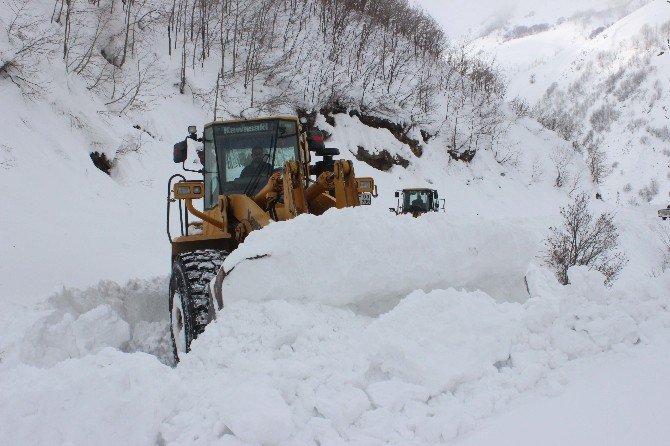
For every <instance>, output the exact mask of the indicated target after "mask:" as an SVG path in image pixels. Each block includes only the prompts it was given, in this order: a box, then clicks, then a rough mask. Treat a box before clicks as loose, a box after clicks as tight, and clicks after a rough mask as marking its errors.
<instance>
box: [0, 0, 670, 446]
mask: <svg viewBox="0 0 670 446" xmlns="http://www.w3.org/2000/svg"><path fill="white" fill-rule="evenodd" d="M530 3H531V2H518V3H516V4H515V5H514V6H510V5H509V4H503V3H502V2H480V3H478V4H477V5H468V6H467V8H464V6H463V5H460V4H459V5H455V4H449V2H439V5H438V6H441V10H443V11H445V10H446V11H447V12H448V13H449V17H448V19H449V20H451V21H452V22H453V23H454V24H456V25H459V26H462V27H463V29H462V31H457V33H456V34H452V36H453V37H457V36H458V35H460V34H461V33H462V32H465V31H467V28H471V29H472V30H473V33H474V34H475V35H482V36H483V37H482V38H481V39H480V40H479V41H478V42H476V45H479V46H480V47H486V46H487V45H493V44H494V43H495V44H496V45H497V44H498V43H500V42H499V41H498V40H497V39H498V37H499V34H496V32H498V31H499V32H503V31H505V30H506V29H509V28H510V27H513V26H516V25H533V24H537V23H544V22H547V23H550V24H552V28H551V29H550V30H548V31H546V32H545V33H541V34H538V35H534V36H528V37H525V38H522V39H513V40H510V41H507V42H504V43H503V44H501V46H500V48H499V49H500V59H499V60H501V61H504V63H505V65H506V66H508V67H511V69H512V73H516V74H515V76H513V77H512V86H511V90H512V92H513V93H515V94H518V93H524V94H527V95H528V96H527V97H529V98H539V97H540V96H541V95H542V93H543V91H544V89H545V88H546V86H547V85H546V84H547V83H549V82H553V81H559V82H561V83H564V82H568V81H572V80H574V78H575V77H576V76H577V75H576V74H570V73H571V72H570V68H566V67H567V66H569V65H570V64H572V63H573V62H574V61H575V60H576V58H577V59H578V58H579V57H582V55H583V54H584V53H583V52H584V51H586V50H588V51H592V52H593V54H597V53H598V52H599V51H602V50H605V49H610V50H618V49H620V48H623V50H624V53H625V52H626V51H628V52H630V51H631V48H632V47H630V45H631V42H630V39H629V38H630V37H631V34H634V33H636V32H637V30H639V29H640V28H641V27H642V26H643V25H644V24H645V23H652V21H651V20H652V19H653V20H654V22H653V23H654V24H662V23H663V21H664V18H663V17H664V15H663V13H664V11H665V10H661V9H660V8H661V7H665V6H666V4H665V2H608V1H604V0H603V1H595V0H594V1H589V2H583V1H580V2H576V1H574V2H573V1H571V2H563V3H561V5H557V4H555V2H536V1H535V2H532V4H530ZM643 3H644V4H646V3H649V4H648V5H647V6H646V7H644V8H641V9H638V10H637V12H635V13H633V14H630V15H628V13H629V12H630V11H631V10H632V9H634V8H635V7H636V6H639V5H641V4H643ZM445 4H447V5H448V8H445V7H444V5H445ZM45 5H46V3H44V4H43V5H42V7H44V8H45V10H48V12H47V14H50V12H51V8H52V5H51V4H48V5H46V6H48V7H46V6H45ZM425 5H426V7H428V3H426V4H425ZM612 5H614V8H611V7H612ZM529 8H530V9H529ZM503 9H504V11H503ZM587 9H594V10H595V11H596V12H595V13H594V14H590V13H589V14H587V15H583V14H582V15H581V17H582V18H583V17H587V18H588V20H587V19H584V20H581V19H579V20H578V19H576V18H575V19H574V20H568V21H567V22H565V23H558V21H559V19H560V16H568V17H570V16H572V15H574V13H576V12H579V11H584V10H587ZM481 10H486V11H487V12H490V15H489V16H487V17H479V15H481V14H480V12H481ZM531 10H532V12H533V14H530V12H531ZM7 14H8V12H7V11H6V10H3V11H0V25H2V23H3V22H4V23H6V21H7V20H6V19H7V17H8V15H7ZM474 15H477V20H478V21H479V22H481V23H475V22H474V21H473V19H467V17H472V16H474ZM480 19H481V20H480ZM501 19H502V21H501ZM619 19H622V20H621V21H620V22H617V21H619ZM505 23H507V24H505ZM600 24H607V25H608V26H609V25H610V24H613V25H612V27H611V28H610V29H609V30H608V31H607V32H605V33H603V34H601V35H600V36H598V37H597V38H595V39H593V40H590V39H587V38H586V36H587V35H588V34H590V32H591V31H592V29H593V28H594V27H596V26H599V25H600ZM554 25H555V26H554ZM501 27H502V28H501ZM568 37H569V38H568ZM11 45H12V42H10V41H9V40H8V38H7V36H5V34H4V26H2V32H0V60H2V58H3V57H5V56H4V54H5V52H6V51H7V49H11V48H10V47H11ZM622 45H623V46H622ZM570 46H575V48H572V49H570V48H568V49H566V47H570ZM624 53H622V54H624ZM529 54H531V55H532V56H531V57H530V58H529V57H528V55H529ZM588 54H591V53H588ZM626 54H627V53H626ZM590 57H591V56H590V55H589V56H588V57H587V58H590ZM593 57H595V56H593ZM41 62H42V63H43V64H45V65H47V66H49V70H43V73H41V74H42V75H44V76H46V77H49V78H51V79H52V80H54V79H55V80H57V82H54V83H53V84H50V85H51V87H53V88H49V89H46V91H45V92H44V93H43V95H42V96H39V97H37V98H33V99H32V100H26V99H25V98H23V97H21V95H20V94H19V93H18V92H17V90H16V89H15V88H14V87H13V86H12V85H9V84H6V83H3V84H2V89H1V90H0V97H1V98H2V103H3V109H2V120H0V130H2V133H3V135H4V136H3V138H4V139H3V142H2V144H1V145H0V187H1V188H2V189H3V190H4V191H9V193H8V195H7V203H6V212H4V213H3V215H2V218H0V303H1V304H2V305H3V311H2V312H0V325H2V327H3V335H2V336H0V395H1V398H0V432H2V441H1V442H0V443H3V444H4V443H5V442H6V443H7V444H74V445H86V444H99V445H107V444H109V445H117V444H138V445H139V444H165V445H183V444H203V445H235V446H240V445H261V444H263V445H270V444H280V445H311V444H323V445H338V444H359V445H376V444H391V445H433V444H445V443H454V444H491V443H495V444H515V445H516V444H521V445H523V444H575V445H587V444H621V445H623V444H632V443H640V444H650V445H654V444H659V445H660V444H665V443H667V441H666V440H667V437H668V434H669V433H670V432H668V427H667V423H664V420H665V419H667V417H668V415H669V414H668V408H667V404H665V402H666V401H667V398H668V396H670V395H669V393H670V388H669V387H668V385H667V379H665V377H666V376H667V373H668V368H669V366H670V359H669V358H668V354H667V352H668V349H667V347H668V345H667V338H668V335H670V314H669V312H668V308H669V305H670V302H669V298H668V295H667V289H668V285H670V283H669V281H670V277H669V274H670V273H667V272H664V271H662V268H661V265H662V264H663V261H664V256H665V255H666V250H665V248H664V246H663V244H662V240H661V238H662V235H663V232H664V231H667V228H666V227H665V226H663V225H661V224H659V222H658V219H657V217H656V215H655V212H656V208H655V207H654V206H652V205H648V204H646V203H643V204H641V205H640V206H632V205H627V204H626V203H625V202H623V201H622V202H617V201H616V200H615V199H614V196H613V195H612V196H609V197H608V196H606V197H605V199H606V201H605V202H599V201H596V202H594V203H593V204H592V206H593V209H594V210H595V211H597V212H604V211H612V212H615V213H616V222H617V224H618V225H619V227H620V230H621V243H622V248H623V250H624V251H625V252H626V253H627V255H628V256H629V257H630V259H631V262H630V264H629V265H628V266H627V267H626V269H625V270H624V271H623V273H622V275H621V278H620V279H619V281H618V282H617V283H615V285H614V286H613V287H612V288H606V287H604V286H603V284H602V277H601V276H600V275H599V274H597V273H595V272H592V271H588V270H586V269H584V268H575V269H573V270H571V271H570V279H571V284H570V285H568V286H566V287H563V286H560V285H559V284H558V283H557V282H556V280H555V278H554V276H553V274H552V273H551V272H550V271H547V270H545V269H543V267H542V265H541V261H540V257H541V255H542V248H543V247H542V240H543V238H544V237H546V235H547V228H548V227H549V226H550V225H554V224H556V223H557V215H558V209H559V207H560V206H561V205H563V204H564V203H566V202H567V201H568V200H569V197H568V196H567V194H566V190H559V189H556V188H554V187H553V180H554V166H553V165H552V162H551V154H552V153H553V152H554V150H556V149H557V148H558V149H566V148H567V149H569V147H570V145H569V143H568V142H566V141H562V140H561V139H560V138H558V137H557V136H556V135H555V134H553V133H552V132H549V131H546V130H544V129H542V128H541V126H540V125H539V124H538V123H537V122H535V121H533V120H532V119H530V118H524V119H518V120H515V121H512V120H511V119H510V122H509V123H508V124H509V130H508V132H507V135H505V136H504V137H503V138H502V139H501V141H500V142H499V144H498V146H497V147H494V148H492V149H491V150H481V151H480V152H479V153H478V154H477V157H476V158H475V159H474V161H473V162H472V163H471V164H468V165H466V164H464V163H457V162H449V160H448V155H447V154H446V153H445V145H444V141H440V140H439V139H435V140H432V141H431V142H429V143H427V144H425V145H424V155H423V156H422V157H421V158H417V157H416V156H415V155H414V154H413V153H412V152H411V151H410V150H409V147H407V146H406V145H404V144H401V143H400V142H398V141H397V140H396V139H395V138H394V137H393V136H392V135H391V134H390V132H388V131H386V130H383V129H371V128H368V127H366V126H365V125H363V124H362V123H361V122H360V120H359V119H358V118H356V117H351V116H348V115H346V114H342V115H339V114H338V115H335V116H334V118H335V122H336V126H335V127H331V126H329V125H328V124H326V123H325V120H324V119H323V118H322V117H320V118H319V125H320V126H321V128H323V129H326V130H328V131H330V132H332V134H333V137H332V140H331V141H329V146H331V145H332V146H334V147H338V148H340V150H341V152H342V154H343V156H344V157H346V158H352V155H351V154H353V153H356V151H357V147H358V146H359V145H360V146H364V147H366V148H367V149H368V150H371V151H374V150H388V151H389V153H391V155H400V156H402V157H403V158H406V159H408V160H410V162H411V164H410V166H409V167H408V169H402V168H401V167H399V166H394V167H393V168H392V169H391V170H390V171H389V172H379V171H376V170H375V169H373V168H371V167H370V166H367V165H365V164H363V163H361V162H358V161H355V162H354V163H355V167H356V172H357V174H358V175H359V176H372V177H374V178H375V180H376V184H377V185H378V187H379V193H380V195H379V197H378V198H375V199H374V201H373V205H372V206H371V207H366V208H358V209H346V210H339V211H336V210H333V211H329V212H327V213H326V215H324V216H321V217H318V218H317V217H312V216H301V217H299V218H297V219H295V220H294V221H291V222H285V223H272V224H271V225H270V226H269V227H268V228H265V229H263V230H262V231H257V232H253V233H252V234H251V235H250V236H249V237H248V239H247V241H246V242H245V243H244V244H243V245H242V246H241V247H240V248H239V249H238V250H237V251H235V252H234V253H233V254H232V255H231V256H230V257H229V258H228V260H227V261H226V263H225V268H226V269H227V270H228V271H229V276H228V277H227V279H226V282H225V294H224V300H225V308H224V310H223V311H222V312H220V313H219V314H218V318H217V320H216V321H215V322H214V323H213V324H211V325H210V326H209V327H208V328H207V330H206V332H205V333H204V334H203V335H202V336H200V337H199V338H198V339H197V340H196V341H195V342H194V343H193V350H192V352H191V353H190V354H188V355H187V356H186V357H185V358H184V360H183V361H182V362H181V363H180V364H179V365H178V366H177V367H173V364H171V355H172V351H171V345H170V342H169V332H168V322H167V318H168V311H167V277H166V274H167V273H168V271H169V245H168V243H167V241H166V239H165V234H164V222H165V207H164V206H165V194H166V190H165V183H166V179H167V178H168V177H169V175H171V174H172V173H174V172H176V171H179V169H178V168H175V166H174V165H172V163H171V160H170V158H171V145H172V143H173V142H175V141H177V140H180V139H183V138H184V134H185V129H186V125H188V124H191V123H202V122H206V121H209V120H210V119H211V117H210V116H208V114H207V113H206V111H205V110H206V108H205V107H203V104H202V103H201V102H199V100H198V99H196V98H195V97H191V96H187V95H185V96H179V95H177V94H176V93H174V92H173V90H174V89H169V88H167V87H166V88H164V89H163V90H160V88H159V90H160V91H161V92H162V93H161V95H158V96H157V97H156V98H154V99H155V100H156V101H157V102H158V104H157V105H156V106H155V107H154V108H151V109H147V110H144V111H142V112H141V113H135V114H129V115H124V116H117V115H115V114H112V113H109V112H101V110H105V109H106V108H105V106H104V103H103V101H102V100H101V98H99V97H97V96H96V95H94V94H91V93H90V92H89V91H88V90H86V88H85V87H84V86H83V84H82V83H81V82H80V81H78V79H77V78H76V77H74V76H72V75H68V74H66V73H64V70H63V68H62V66H61V65H59V64H53V65H51V64H49V62H48V61H46V60H45V61H41ZM161 63H163V64H164V65H165V66H168V67H169V66H172V68H174V66H175V63H176V62H175V60H162V61H161ZM654 63H655V66H657V73H664V72H667V70H664V64H665V63H666V62H665V59H662V58H657V59H656V60H655V62H654ZM157 66H161V67H163V68H165V67H164V66H163V65H161V64H157ZM166 70H168V69H167V68H166ZM531 72H537V73H538V83H537V84H536V85H533V86H530V85H529V84H528V81H527V78H528V75H529V74H530V73H531ZM201 74H202V76H203V77H207V76H208V75H211V72H205V73H201ZM191 80H192V82H194V83H195V84H197V83H198V82H200V81H201V80H202V79H199V78H198V77H197V76H196V75H194V77H193V79H191ZM203 85H205V83H203ZM159 87H160V86H159ZM163 87H165V85H163ZM203 88H204V87H203ZM638 99H639V98H638ZM642 102H644V101H642ZM5 104H7V105H6V108H5ZM599 105H600V103H597V104H595V105H594V107H597V106H599ZM643 106H644V104H642V105H640V104H637V105H634V106H632V107H631V110H632V111H631V114H632V115H633V116H639V115H640V113H642V111H641V110H642V108H643ZM9 110H11V113H10V112H9ZM660 116H661V115H660V114H656V115H655V119H656V118H658V119H660ZM135 125H139V126H140V127H141V129H137V128H135V127H134V126H135ZM615 127H616V126H615ZM624 128H625V127H623V126H621V127H620V129H619V130H621V132H624V131H625V130H622V129H624ZM144 130H147V131H148V132H149V133H147V132H146V131H144ZM621 132H620V133H621ZM152 135H153V136H152ZM613 135H614V136H610V138H612V140H613V141H616V138H617V137H618V136H617V135H618V134H617V133H613ZM410 136H412V135H410ZM412 137H418V136H417V135H413V136H412ZM635 147H636V148H639V147H638V146H637V145H636V146H635ZM119 149H121V150H120V151H119ZM190 149H192V147H191V148H190ZM92 150H97V151H100V152H104V153H106V154H108V155H110V156H113V155H115V154H116V159H115V163H116V164H115V168H114V170H113V172H112V175H111V176H107V175H105V174H103V173H102V172H100V171H99V170H97V169H95V168H94V167H93V165H92V163H91V160H90V158H89V153H90V151H92ZM496 151H498V152H496ZM501 152H504V153H501ZM191 155H193V151H192V150H191ZM506 155H512V156H511V160H512V161H510V162H501V161H500V159H502V158H504V157H505V156H506ZM635 156H637V153H636V152H635V151H632V154H631V158H633V157H635ZM659 160H663V158H662V157H658V158H654V160H653V162H650V163H639V164H636V163H633V162H630V163H628V162H626V163H622V166H621V170H622V171H623V170H624V169H625V174H623V173H622V174H617V173H615V179H614V180H611V181H612V184H609V185H606V186H607V187H608V188H609V190H611V191H615V190H616V189H617V188H619V187H620V186H621V185H622V184H623V183H625V182H628V181H633V182H634V181H635V180H636V179H637V178H638V177H639V178H640V184H642V182H643V181H647V179H648V177H650V176H652V175H658V174H657V173H656V171H655V170H654V169H657V168H658V169H661V170H662V169H663V168H665V167H663V166H665V163H664V162H661V161H659ZM192 161H193V160H189V163H191V162H192ZM659 163H660V164H659ZM624 164H625V165H624ZM658 166H661V167H660V168H659V167H658ZM635 168H638V169H639V172H636V171H635ZM633 172H635V175H633ZM570 174H571V175H572V176H573V177H574V178H576V177H579V176H581V178H582V181H580V182H578V184H577V186H578V187H577V188H578V189H581V190H584V191H586V192H588V193H589V194H591V195H594V193H595V191H596V190H598V189H597V187H596V186H594V185H593V184H591V183H590V181H589V180H588V173H587V172H586V170H585V166H584V162H583V159H581V158H580V157H579V156H577V155H574V156H573V159H572V160H571V166H570ZM619 177H621V179H619ZM408 186H411V187H431V188H435V189H438V191H439V192H440V197H441V198H445V199H446V208H447V212H446V213H438V214H429V215H425V216H422V217H421V218H418V219H414V218H411V217H408V216H396V215H394V214H391V213H390V212H388V208H389V207H394V206H396V199H395V198H394V195H393V192H394V191H395V190H398V189H401V188H403V187H408ZM636 187H637V184H636ZM661 195H662V196H663V197H664V196H665V191H663V193H662V194H661ZM656 200H658V201H660V200H661V198H657V199H656ZM654 203H655V202H654ZM259 256H261V257H260V258H256V257H259ZM252 258H254V259H253V260H250V259H252ZM233 268H234V269H233ZM552 442H553V443H552Z"/></svg>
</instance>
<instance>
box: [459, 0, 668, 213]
mask: <svg viewBox="0 0 670 446" xmlns="http://www.w3.org/2000/svg"><path fill="white" fill-rule="evenodd" d="M602 3H603V4H602V5H600V6H599V7H598V8H595V9H594V10H592V11H591V12H590V13H588V14H586V13H585V14H576V15H574V16H573V17H572V18H570V19H568V20H563V21H560V20H559V21H550V22H548V23H547V26H542V27H536V28H533V29H531V28H532V26H530V25H532V24H533V23H539V22H532V20H535V16H532V15H531V16H529V17H528V18H526V19H524V20H525V21H520V20H516V21H512V22H510V24H509V25H507V26H506V27H504V28H501V29H498V30H496V31H494V32H492V33H489V34H487V35H486V36H483V37H480V38H478V39H476V40H475V41H474V42H472V43H471V45H472V46H473V47H475V48H478V49H480V50H482V51H485V52H487V53H493V54H495V58H496V60H497V62H498V63H499V64H500V65H501V66H503V67H504V68H505V71H506V73H507V75H508V77H509V79H510V86H509V92H508V95H509V97H510V99H511V98H513V97H514V96H519V97H521V98H523V99H524V100H525V101H527V104H528V105H529V106H530V107H534V108H535V110H533V111H531V113H532V114H533V115H534V116H537V117H540V118H541V117H542V116H544V117H545V121H546V124H547V125H549V126H551V127H555V128H556V129H557V131H558V132H559V133H561V134H562V135H563V137H564V138H566V139H567V140H569V141H574V142H575V144H576V145H577V146H578V147H581V148H582V152H583V156H584V158H586V157H587V151H588V150H589V148H590V147H591V148H592V147H597V148H598V149H599V150H601V151H602V152H603V153H604V154H605V155H606V156H605V157H604V158H603V170H604V171H605V173H607V174H608V175H607V177H606V178H604V179H603V180H602V192H603V194H604V195H605V196H606V197H607V198H609V199H610V200H613V201H616V202H618V203H620V204H625V205H632V206H636V205H639V204H640V203H646V202H651V203H653V204H654V205H656V206H665V205H666V204H667V203H666V202H667V200H668V198H667V192H668V190H670V179H669V178H668V167H669V165H670V162H669V161H668V151H667V150H666V149H665V146H666V145H667V143H668V141H669V140H670V136H668V135H669V133H668V132H669V130H668V116H667V111H666V110H667V109H668V107H669V106H670V104H669V103H668V100H669V99H668V97H667V85H666V84H667V73H668V69H669V66H668V64H669V63H670V47H669V46H668V41H667V38H668V32H669V30H670V21H669V19H668V17H669V16H668V11H669V8H670V6H669V5H668V4H667V2H663V1H660V0H659V1H650V2H649V1H646V2H618V3H616V4H606V3H607V2H602ZM587 4H588V2H587ZM525 8H526V9H525V10H528V11H530V10H533V7H532V6H526V7H525ZM524 25H528V26H525V28H523V26H524ZM515 30H516V31H515Z"/></svg>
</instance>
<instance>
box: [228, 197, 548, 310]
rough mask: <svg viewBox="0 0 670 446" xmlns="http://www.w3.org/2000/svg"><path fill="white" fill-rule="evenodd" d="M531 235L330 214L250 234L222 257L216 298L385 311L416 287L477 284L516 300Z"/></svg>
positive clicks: (530, 253)
mask: <svg viewBox="0 0 670 446" xmlns="http://www.w3.org/2000/svg"><path fill="white" fill-rule="evenodd" d="M537 244H538V240H536V236H535V235H533V233H532V232H529V231H525V230H523V229H521V228H520V227H519V226H515V225H511V224H506V223H505V222H501V221H494V220H483V219H481V218H480V219H478V220H476V221H463V220H460V221H458V222H455V221H454V220H453V219H452V218H450V217H448V216H447V214H444V213H433V214H427V215H424V216H422V217H421V218H416V219H415V218H412V217H410V216H395V215H394V214H391V213H389V212H381V211H380V210H379V209H369V208H353V209H343V210H332V211H330V212H328V213H327V214H326V215H324V216H321V217H314V216H310V215H305V216H301V217H299V218H297V219H295V220H293V221H290V222H284V223H273V224H271V225H270V226H269V227H267V228H265V229H264V230H262V231H257V232H254V233H252V234H251V235H250V236H249V238H248V239H247V241H246V242H245V243H244V244H242V245H241V246H240V247H239V248H238V249H237V250H236V251H234V252H233V253H232V254H231V255H230V256H229V257H228V259H227V260H226V262H225V263H224V268H225V270H226V271H228V276H227V277H226V279H225V281H224V304H225V303H227V302H230V301H231V300H239V299H248V300H269V299H287V298H290V299H303V300H305V301H313V302H320V303H325V304H330V305H336V306H342V305H352V306H354V307H356V308H357V309H358V310H361V311H373V312H375V311H385V310H388V309H390V307H392V306H393V305H395V304H396V303H397V301H398V299H400V298H401V297H404V296H405V295H407V294H409V293H410V292H412V291H414V290H416V289H423V290H432V289H437V288H445V287H454V288H461V287H462V288H465V289H471V290H483V291H485V292H487V293H488V294H489V295H491V296H493V297H495V298H496V299H498V300H509V301H523V300H525V299H526V298H527V296H528V294H527V291H526V288H525V284H524V275H525V273H526V270H527V268H528V265H529V263H530V262H531V260H532V258H533V257H534V255H535V254H536V250H537Z"/></svg>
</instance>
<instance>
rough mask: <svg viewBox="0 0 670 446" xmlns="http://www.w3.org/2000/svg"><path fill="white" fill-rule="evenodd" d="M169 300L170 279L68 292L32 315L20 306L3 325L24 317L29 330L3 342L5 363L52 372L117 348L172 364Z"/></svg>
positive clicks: (0, 348) (13, 333) (102, 284)
mask: <svg viewBox="0 0 670 446" xmlns="http://www.w3.org/2000/svg"><path fill="white" fill-rule="evenodd" d="M167 294H168V278H167V277H160V278H155V279H152V280H131V281H129V282H128V283H126V284H125V285H123V286H122V285H119V284H117V283H114V282H111V281H102V282H100V283H99V284H98V285H96V286H93V287H89V288H86V289H83V290H78V289H69V288H64V289H63V290H62V291H60V292H58V293H56V294H54V295H53V296H51V297H50V298H49V299H47V300H46V301H44V302H43V303H41V304H39V305H37V306H36V307H35V308H34V310H33V311H32V312H28V313H27V314H22V313H23V311H25V310H24V309H21V310H19V309H18V306H17V313H16V314H14V315H13V316H12V315H11V314H8V315H5V316H4V317H2V319H5V317H7V318H9V317H10V316H12V317H13V318H19V319H20V318H21V317H24V320H23V321H21V320H18V321H16V325H19V327H20V326H21V325H22V326H23V328H22V329H21V328H16V329H15V330H13V331H10V332H9V333H7V334H6V336H4V337H3V338H4V339H2V340H0V351H3V353H4V355H3V357H2V360H3V362H4V363H5V364H8V363H10V364H16V363H22V362H23V363H27V364H32V365H35V366H39V367H47V366H52V365H55V364H57V363H59V362H61V361H64V360H66V359H71V358H81V357H84V356H87V355H91V354H95V353H97V352H99V351H101V350H103V349H105V348H107V347H112V348H114V349H118V350H121V351H124V352H135V351H142V352H146V353H150V354H152V355H154V356H156V357H158V358H160V359H161V360H162V361H164V362H166V363H169V362H170V361H171V360H172V351H171V348H172V347H171V345H170V343H169V332H168V323H167V317H168V312H167ZM19 311H20V312H19ZM6 322H10V321H9V320H8V321H6ZM2 323H3V326H6V325H5V321H4V320H2ZM18 331H20V332H21V333H18Z"/></svg>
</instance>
